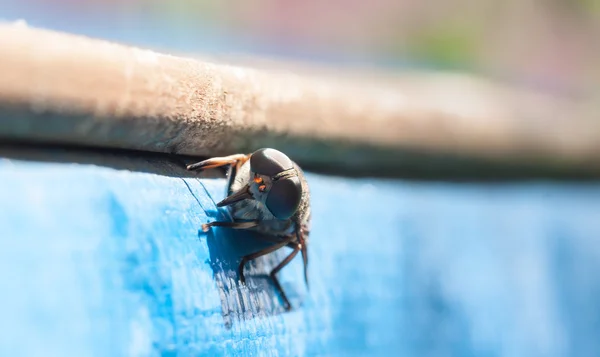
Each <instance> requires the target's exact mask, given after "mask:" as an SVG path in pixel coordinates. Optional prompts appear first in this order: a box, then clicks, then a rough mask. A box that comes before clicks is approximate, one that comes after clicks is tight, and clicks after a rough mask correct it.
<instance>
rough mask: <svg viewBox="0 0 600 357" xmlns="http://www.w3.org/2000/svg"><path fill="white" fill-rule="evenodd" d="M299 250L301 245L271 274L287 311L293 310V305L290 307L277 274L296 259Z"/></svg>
mask: <svg viewBox="0 0 600 357" xmlns="http://www.w3.org/2000/svg"><path fill="white" fill-rule="evenodd" d="M299 250H300V244H298V245H296V247H295V248H294V251H292V252H291V253H290V255H288V256H287V257H286V258H285V259H284V260H283V261H282V262H281V263H279V265H277V266H276V267H275V269H273V271H271V274H269V275H270V276H271V279H273V283H274V284H275V287H276V288H277V290H278V291H279V293H280V294H281V298H282V299H283V302H284V303H285V309H286V310H287V311H289V310H290V309H291V308H292V305H290V302H289V300H288V298H287V296H286V295H285V292H284V291H283V288H282V287H281V284H280V283H279V279H277V276H276V274H277V273H278V272H279V271H280V270H281V269H283V268H284V267H285V266H286V265H288V264H289V263H290V262H291V261H292V259H294V257H295V256H296V255H297V254H298V251H299Z"/></svg>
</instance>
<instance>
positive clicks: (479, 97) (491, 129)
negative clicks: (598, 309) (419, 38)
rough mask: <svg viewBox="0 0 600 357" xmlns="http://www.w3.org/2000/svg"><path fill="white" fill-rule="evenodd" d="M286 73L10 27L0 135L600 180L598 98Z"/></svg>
mask: <svg viewBox="0 0 600 357" xmlns="http://www.w3.org/2000/svg"><path fill="white" fill-rule="evenodd" d="M285 68H286V66H285V65H278V66H276V65H274V66H270V67H269V66H265V67H263V68H260V69H253V68H250V67H244V66H238V65H227V64H218V63H213V62H210V61H206V60H197V59H192V58H184V57H177V56H172V55H168V54H161V53H157V52H153V51H150V50H144V49H139V48H133V47H129V46H125V45H119V44H114V43H109V42H106V41H102V40H97V39H90V38H85V37H81V36H75V35H70V34H65V33H56V32H53V31H47V30H42V29H34V28H29V27H27V26H23V25H18V24H3V25H0V137H1V138H3V139H4V140H8V139H10V140H18V141H22V140H25V141H43V142H54V143H61V144H65V143H69V144H78V145H90V146H101V147H112V148H126V149H138V150H147V151H156V152H167V153H178V154H188V155H200V156H208V155H217V154H224V153H232V152H246V151H250V150H253V149H256V148H258V147H262V146H272V147H277V148H280V149H282V150H285V151H286V152H288V153H290V155H291V156H293V157H294V158H295V159H296V160H297V161H299V162H300V163H302V164H303V165H305V166H308V167H311V168H316V169H319V168H327V169H329V170H331V171H336V172H353V173H361V172H364V173H371V172H378V173H387V174H403V175H411V174H419V173H429V172H433V173H434V174H439V175H441V176H444V175H449V174H451V173H453V172H459V173H460V172H466V173H468V174H473V175H475V176H477V175H485V173H486V172H488V173H489V172H493V173H492V174H499V173H506V172H512V173H523V172H529V171H531V172H537V171H540V172H548V173H553V174H560V173H565V172H568V173H580V174H597V173H599V172H600V120H598V113H599V111H598V110H596V109H597V108H596V107H595V106H596V104H594V101H593V100H592V98H584V99H582V98H564V97H559V96H556V95H553V94H549V93H543V92H538V91H534V90H531V89H527V88H523V87H516V86H509V85H507V84H500V83H494V82H492V81H487V80H485V79H481V78H472V77H468V76H465V75H458V74H444V73H409V74H389V73H369V74H357V73H354V72H344V71H334V70H327V69H325V70H324V71H316V70H315V71H312V72H311V71H310V70H309V71H303V70H298V71H291V70H285ZM290 68H292V67H290ZM590 103H591V104H590ZM497 164H507V165H508V166H502V165H501V167H500V168H499V169H496V168H495V166H494V165H497ZM490 165H491V166H490ZM492 169H493V171H492Z"/></svg>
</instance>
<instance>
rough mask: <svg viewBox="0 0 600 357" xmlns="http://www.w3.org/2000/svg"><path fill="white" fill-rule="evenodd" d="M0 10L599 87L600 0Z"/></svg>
mask: <svg viewBox="0 0 600 357" xmlns="http://www.w3.org/2000/svg"><path fill="white" fill-rule="evenodd" d="M0 18H1V19H2V20H11V21H13V20H18V19H23V20H24V21H26V22H27V23H29V24H30V25H32V26H40V27H46V28H51V29H56V30H63V31H68V32H73V33H80V34H84V35H89V36H94V37H100V38H106V39H109V40H114V41H119V42H123V43H128V44H133V45H138V46H144V47H151V48H155V49H159V50H162V51H167V52H185V53H202V54H206V55H236V54H245V55H249V54H250V55H259V56H261V57H266V56H270V57H274V58H280V59H281V58H288V59H294V60H299V59H300V60H302V61H312V62H319V63H323V62H324V63H335V64H336V66H339V65H342V64H347V65H352V66H378V67H386V68H388V67H391V68H415V67H417V68H423V67H425V68H442V69H451V70H467V71H474V72H477V73H479V74H483V75H486V76H493V77H498V78H503V79H509V80H511V81H518V82H522V83H526V84H530V85H534V86H540V87H541V88H544V89H546V90H557V91H565V92H568V93H590V92H592V91H593V92H594V93H596V90H597V86H596V83H598V79H600V66H598V63H599V62H600V41H598V35H599V34H600V0H570V1H567V0H507V1H492V0H452V1H426V2H423V1H415V0H404V1H399V0H372V1H358V0H331V1H320V0H305V1H277V0H252V1H206V0H195V1H194V0H171V1H160V0H118V1H117V0H86V1H81V0H54V1H48V0H22V1H11V0H0Z"/></svg>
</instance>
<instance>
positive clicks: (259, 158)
mask: <svg viewBox="0 0 600 357" xmlns="http://www.w3.org/2000/svg"><path fill="white" fill-rule="evenodd" d="M250 167H251V168H252V171H253V172H255V173H257V174H260V175H265V176H269V177H273V176H275V175H277V174H278V173H280V172H282V171H285V170H289V169H291V168H293V167H294V164H293V163H292V160H290V158H289V157H287V156H286V155H285V154H284V153H282V152H281V151H278V150H275V149H259V150H256V151H255V152H254V153H252V156H251V157H250Z"/></svg>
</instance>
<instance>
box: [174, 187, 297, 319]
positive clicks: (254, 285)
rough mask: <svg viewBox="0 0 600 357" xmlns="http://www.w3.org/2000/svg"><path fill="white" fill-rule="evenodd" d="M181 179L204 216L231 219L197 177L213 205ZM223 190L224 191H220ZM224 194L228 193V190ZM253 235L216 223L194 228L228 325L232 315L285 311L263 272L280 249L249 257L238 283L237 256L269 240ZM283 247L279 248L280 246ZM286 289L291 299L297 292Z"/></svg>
mask: <svg viewBox="0 0 600 357" xmlns="http://www.w3.org/2000/svg"><path fill="white" fill-rule="evenodd" d="M183 182H184V183H185V185H186V186H187V188H188V190H189V191H190V193H191V194H192V196H194V198H195V199H196V201H197V202H198V204H199V205H200V208H202V209H203V210H204V212H205V213H206V216H207V217H209V218H210V219H211V220H218V221H230V220H231V219H230V217H229V214H228V213H226V211H225V209H224V208H223V209H217V208H216V203H215V202H214V200H213V199H212V197H211V196H210V193H209V192H208V190H207V189H206V187H205V186H204V184H203V183H202V182H201V181H200V180H198V181H197V182H198V183H199V184H200V185H201V186H202V188H203V189H204V191H205V193H206V194H207V197H209V198H210V200H211V201H212V207H215V208H214V209H207V208H205V207H204V206H203V205H202V203H201V200H199V199H198V197H197V196H196V194H195V193H194V192H193V190H192V189H191V187H190V185H189V184H188V183H187V181H186V180H185V179H183ZM225 193H226V192H225V191H224V192H223V194H225ZM227 194H230V192H229V193H227ZM257 235H258V233H256V232H251V231H242V230H235V229H228V228H220V227H213V228H212V229H211V230H210V231H208V232H203V231H202V229H199V230H198V237H199V238H200V239H201V240H202V239H206V244H207V246H208V250H209V252H210V266H211V268H212V270H213V276H214V279H215V282H216V284H217V287H218V289H219V297H220V299H221V308H222V311H223V320H224V324H225V327H227V328H231V327H232V324H233V318H232V316H235V317H237V318H242V319H253V318H255V317H257V316H271V315H275V314H280V313H284V312H285V309H284V308H283V305H282V304H281V303H280V302H279V300H277V301H274V299H278V298H279V296H278V293H277V291H276V290H275V288H274V285H273V282H272V280H271V278H270V277H269V275H268V274H267V273H268V272H269V271H270V270H271V269H272V268H273V267H274V266H276V265H277V262H279V261H281V260H283V259H284V258H285V255H284V254H282V251H281V250H279V251H276V252H273V253H271V254H268V255H267V256H264V257H260V258H258V259H255V260H253V261H250V262H249V263H248V264H246V268H245V269H244V272H245V277H246V284H245V285H242V284H241V282H240V281H239V276H238V266H239V263H240V261H241V258H242V257H243V256H245V255H247V254H250V253H254V252H257V251H259V250H261V249H263V248H265V247H267V246H268V245H269V243H265V242H264V241H263V240H261V239H259V238H258V237H256V236H257ZM286 249H287V248H283V250H286ZM242 290H244V291H242ZM286 293H287V294H288V295H289V298H290V299H292V300H295V299H296V297H297V292H296V291H295V290H294V289H291V288H289V287H288V288H287V289H286ZM245 296H249V297H250V298H255V299H254V300H255V301H253V303H248V301H245V299H244V297H245Z"/></svg>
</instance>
